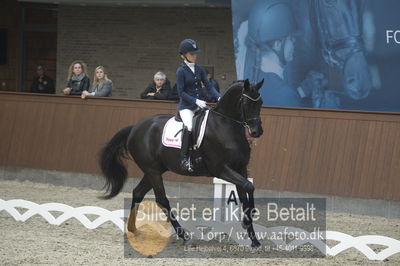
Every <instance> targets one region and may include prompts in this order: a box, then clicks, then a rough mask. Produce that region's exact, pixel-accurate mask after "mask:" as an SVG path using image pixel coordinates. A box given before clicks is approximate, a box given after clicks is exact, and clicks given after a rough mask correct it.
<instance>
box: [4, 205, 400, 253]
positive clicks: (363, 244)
mask: <svg viewBox="0 0 400 266" xmlns="http://www.w3.org/2000/svg"><path fill="white" fill-rule="evenodd" d="M17 208H24V209H27V210H26V211H25V212H23V213H20V212H19V211H18V210H17ZM2 211H5V212H7V213H9V214H10V215H11V216H12V217H13V218H14V219H15V220H16V221H22V222H25V221H26V220H28V219H29V218H31V217H32V216H34V215H40V216H42V217H43V218H44V219H45V220H46V221H47V222H49V223H50V224H53V225H60V224H62V223H63V222H65V221H67V220H68V219H71V218H75V219H77V220H78V221H79V222H80V223H82V225H84V226H85V227H86V228H88V229H94V228H97V227H99V226H101V225H102V224H103V223H105V222H112V223H114V224H115V225H116V226H117V227H118V228H119V229H120V230H121V231H124V210H115V211H109V210H106V209H103V208H100V207H94V206H83V207H77V208H74V207H71V206H68V205H65V204H61V203H45V204H37V203H34V202H31V201H26V200H22V199H14V200H2V199H0V212H2ZM52 211H57V212H62V214H61V215H59V216H58V217H54V216H53V215H52V214H51V212H52ZM93 214H94V215H98V217H97V218H96V219H94V220H93V221H90V220H89V219H88V218H87V217H86V215H93ZM180 222H181V224H182V226H183V227H185V228H187V229H188V230H191V231H192V232H194V235H195V236H197V237H198V236H199V234H200V231H199V230H198V229H197V226H199V225H206V226H209V227H212V230H213V231H215V232H219V233H220V232H225V233H227V234H228V233H231V232H226V230H227V228H229V230H232V229H231V228H233V230H234V231H236V232H241V231H243V232H244V230H243V229H242V227H241V226H240V224H239V223H237V222H235V223H228V225H229V226H227V223H226V222H220V221H211V222H210V221H207V222H206V221H201V220H199V219H198V221H196V223H195V224H194V223H191V222H183V221H180ZM254 229H255V231H256V232H261V231H263V232H270V233H271V232H277V231H282V228H279V227H272V228H266V227H263V226H260V225H257V224H255V225H254ZM289 229H290V230H295V231H299V230H301V229H298V228H294V227H289ZM306 233H308V232H306ZM323 233H325V236H326V240H335V241H338V242H339V243H337V244H336V245H335V246H333V247H329V246H327V245H326V244H325V243H324V242H322V241H320V240H316V241H301V240H293V241H292V242H290V243H285V242H284V241H282V240H274V242H275V244H277V245H281V246H282V247H283V248H285V246H286V245H288V246H289V245H291V246H299V245H302V244H304V243H306V242H308V243H310V244H313V245H314V246H315V247H316V248H318V249H320V250H321V251H324V252H326V255H329V256H336V255H338V254H340V253H341V252H343V251H345V250H347V249H349V248H355V249H357V250H358V251H360V252H361V253H362V254H364V255H365V256H366V257H367V258H368V259H369V260H384V259H386V258H388V257H390V256H392V255H394V254H396V253H400V241H399V240H396V239H393V238H390V237H385V236H379V235H365V236H357V237H353V236H351V235H348V234H344V233H340V232H336V231H325V232H323ZM232 239H233V240H234V241H235V242H237V243H238V244H240V245H249V244H250V240H248V239H245V240H244V239H238V238H235V234H233V235H232ZM203 240H206V241H207V239H203ZM371 244H375V245H382V246H385V247H386V248H385V249H382V250H381V251H380V252H378V253H376V252H375V251H374V250H373V249H371V248H370V247H369V246H368V245H371Z"/></svg>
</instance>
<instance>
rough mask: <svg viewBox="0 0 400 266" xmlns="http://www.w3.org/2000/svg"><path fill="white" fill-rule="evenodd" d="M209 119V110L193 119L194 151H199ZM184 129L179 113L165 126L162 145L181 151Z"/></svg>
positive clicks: (196, 114)
mask: <svg viewBox="0 0 400 266" xmlns="http://www.w3.org/2000/svg"><path fill="white" fill-rule="evenodd" d="M207 118H208V110H201V111H198V112H196V113H195V115H194V117H193V129H192V138H193V141H192V143H194V146H193V149H194V150H196V149H198V148H199V147H200V145H201V142H202V140H203V137H204V132H205V128H206V124H207ZM183 127H184V124H183V122H182V119H181V117H180V115H179V113H178V114H177V115H176V116H174V117H172V118H170V119H169V120H168V121H167V123H165V126H164V130H163V134H162V144H163V145H164V146H166V147H172V148H178V149H180V148H181V137H182V130H183Z"/></svg>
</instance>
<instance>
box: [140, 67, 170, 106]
mask: <svg viewBox="0 0 400 266" xmlns="http://www.w3.org/2000/svg"><path fill="white" fill-rule="evenodd" d="M170 92H171V84H170V82H169V80H168V79H167V76H166V75H165V74H164V73H163V72H157V73H156V74H155V75H154V79H153V81H152V82H151V83H150V84H149V86H147V88H146V89H145V90H144V91H143V92H142V93H141V94H140V98H142V99H155V100H168V99H169V95H170Z"/></svg>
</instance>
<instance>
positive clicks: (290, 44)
mask: <svg viewBox="0 0 400 266" xmlns="http://www.w3.org/2000/svg"><path fill="white" fill-rule="evenodd" d="M295 42H296V39H295V38H294V37H293V36H288V37H286V41H285V46H284V47H283V49H284V55H285V60H286V62H290V61H292V60H293V54H294V43H295Z"/></svg>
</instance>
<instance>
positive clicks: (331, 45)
mask: <svg viewBox="0 0 400 266" xmlns="http://www.w3.org/2000/svg"><path fill="white" fill-rule="evenodd" d="M312 3H313V5H314V15H315V17H316V20H317V26H318V30H319V32H320V35H321V40H322V41H321V43H322V56H323V57H324V59H325V62H326V63H327V64H328V65H329V66H331V67H336V68H339V69H341V70H342V72H343V71H344V69H345V67H346V64H347V62H348V61H349V59H350V58H351V57H353V56H354V55H355V54H356V53H360V52H361V53H363V52H364V45H363V39H362V37H361V35H360V34H358V35H355V36H350V37H348V38H344V39H339V40H334V41H331V40H330V39H329V38H328V36H329V32H328V27H327V23H326V21H325V17H323V16H321V14H320V8H321V7H320V1H319V0H314V1H312ZM346 48H347V49H350V52H349V53H348V54H347V55H346V56H345V57H344V58H342V57H340V56H338V55H337V52H338V51H340V50H342V49H346Z"/></svg>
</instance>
